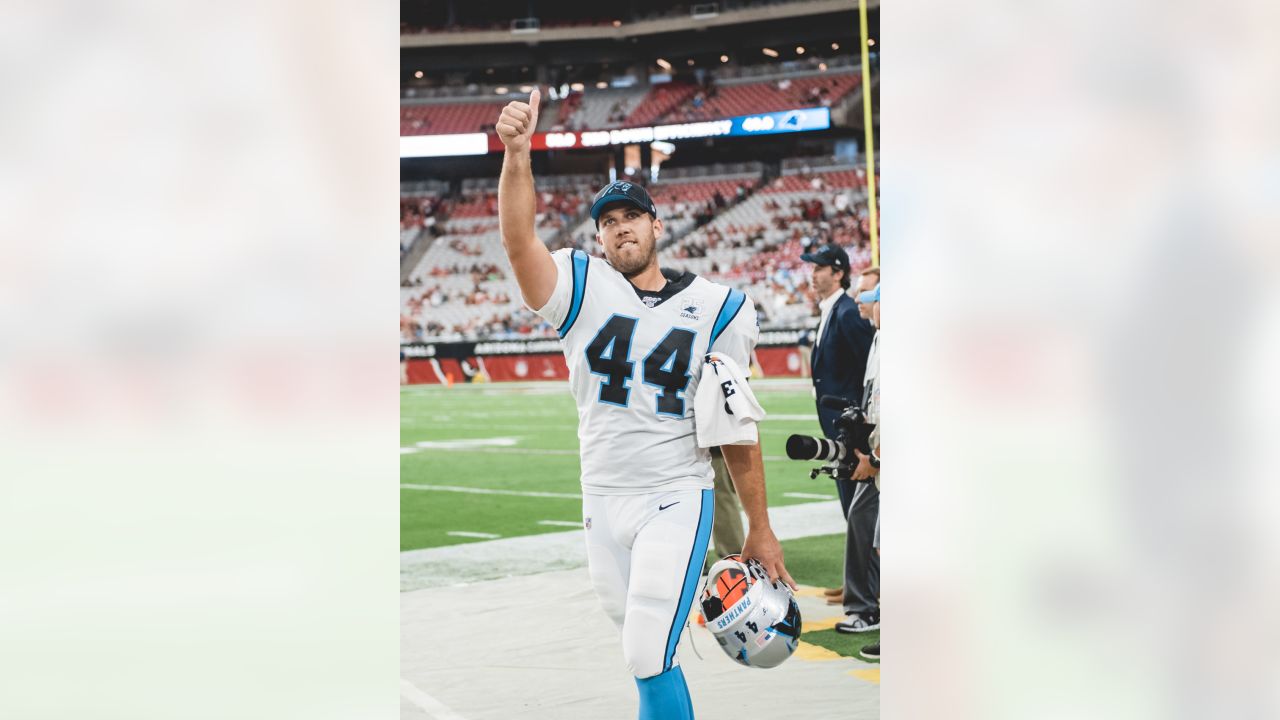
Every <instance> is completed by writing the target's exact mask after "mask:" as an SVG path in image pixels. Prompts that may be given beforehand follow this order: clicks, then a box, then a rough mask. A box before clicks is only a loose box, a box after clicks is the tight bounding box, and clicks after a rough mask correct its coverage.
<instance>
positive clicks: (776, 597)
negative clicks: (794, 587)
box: [702, 555, 800, 668]
mask: <svg viewBox="0 0 1280 720" xmlns="http://www.w3.org/2000/svg"><path fill="white" fill-rule="evenodd" d="M721 575H723V576H724V577H723V578H721ZM726 598H728V600H727V601H726ZM726 603H727V604H728V607H725V605H726ZM702 613H703V616H704V617H706V619H707V629H708V630H710V631H711V634H712V635H714V636H715V638H716V641H717V642H719V643H720V647H721V648H722V649H723V650H724V652H725V654H726V655H728V656H729V657H731V658H733V659H734V660H736V661H738V662H739V663H741V664H743V665H746V666H747V667H757V668H771V667H777V666H778V665H781V664H782V661H783V660H786V659H787V658H789V657H791V653H793V652H795V650H796V646H797V645H799V644H800V606H799V605H797V604H796V599H795V596H793V595H792V594H791V588H790V587H788V586H787V584H786V583H784V582H782V581H778V582H776V583H771V582H769V574H768V573H767V572H766V571H765V569H764V566H763V565H761V564H760V563H759V562H756V560H755V558H752V559H751V560H748V561H747V562H745V563H744V562H742V557H741V556H739V555H729V556H728V557H726V558H725V559H723V560H720V561H719V562H717V563H716V564H715V565H712V566H711V571H710V572H709V573H707V584H706V587H705V589H704V590H703V591H702Z"/></svg>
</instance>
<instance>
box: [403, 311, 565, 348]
mask: <svg viewBox="0 0 1280 720" xmlns="http://www.w3.org/2000/svg"><path fill="white" fill-rule="evenodd" d="M420 318H421V319H420ZM400 337H401V340H402V341H403V342H427V341H431V340H437V341H445V342H458V341H471V340H515V339H521V340H527V339H530V338H554V337H556V331H555V329H554V328H552V327H551V326H550V325H549V324H547V321H545V320H543V319H542V318H541V317H538V316H537V315H535V314H534V313H533V312H532V311H530V310H529V309H527V308H523V307H521V308H519V309H517V310H513V311H510V312H495V313H493V314H491V315H488V316H479V315H478V316H475V317H472V318H471V319H469V320H464V321H462V322H458V323H451V324H448V325H446V324H444V323H441V322H439V321H437V320H435V319H433V318H432V317H431V316H430V315H429V314H427V315H410V314H401V315H400Z"/></svg>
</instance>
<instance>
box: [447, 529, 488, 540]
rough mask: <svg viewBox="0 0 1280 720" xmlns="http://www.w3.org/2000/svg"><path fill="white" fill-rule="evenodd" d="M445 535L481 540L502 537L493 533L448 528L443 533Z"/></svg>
mask: <svg viewBox="0 0 1280 720" xmlns="http://www.w3.org/2000/svg"><path fill="white" fill-rule="evenodd" d="M445 535H452V536H454V537H469V538H481V539H483V540H494V539H497V538H500V537H502V536H501V535H494V534H493V533H482V532H468V531H466V530H450V531H449V532H447V533H445Z"/></svg>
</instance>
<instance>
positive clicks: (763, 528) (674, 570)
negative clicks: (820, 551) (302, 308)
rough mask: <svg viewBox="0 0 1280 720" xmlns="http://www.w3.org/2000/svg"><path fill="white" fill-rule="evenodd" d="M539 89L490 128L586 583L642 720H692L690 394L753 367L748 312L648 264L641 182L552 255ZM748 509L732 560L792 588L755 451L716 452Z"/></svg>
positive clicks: (704, 502)
mask: <svg viewBox="0 0 1280 720" xmlns="http://www.w3.org/2000/svg"><path fill="white" fill-rule="evenodd" d="M540 97H541V95H540V93H539V91H538V90H537V89H535V90H534V91H533V92H532V94H531V95H530V97H529V102H527V103H525V102H511V103H508V104H507V106H506V107H505V108H503V110H502V113H501V115H500V116H499V117H498V121H497V125H496V130H497V133H498V137H499V138H500V139H501V140H502V143H503V145H504V146H505V148H506V151H505V155H504V158H503V164H502V176H501V179H500V180H499V185H498V217H499V224H500V226H501V232H502V244H503V247H504V249H505V250H506V253H507V258H508V259H509V260H510V262H511V268H512V270H513V271H514V272H515V276H516V280H517V281H518V283H519V285H520V292H521V294H522V296H523V299H524V302H525V304H526V305H528V306H529V307H530V308H531V309H532V310H533V311H534V312H536V313H538V314H539V315H540V316H542V317H543V318H545V319H546V320H547V321H548V322H550V323H551V325H552V326H553V327H555V328H556V329H557V332H558V334H559V335H560V338H561V341H562V344H563V348H564V355H565V360H566V362H567V363H568V366H569V386H570V389H571V391H572V393H573V396H574V399H575V400H576V401H577V405H578V422H579V424H578V441H579V445H580V448H581V458H582V498H583V500H582V512H583V524H584V526H585V528H586V537H587V560H588V565H589V569H590V574H591V581H592V584H593V585H594V587H595V591H596V594H597V595H598V596H599V598H600V602H601V605H602V606H603V608H604V611H605V613H606V614H608V615H609V617H610V618H612V619H613V621H614V622H615V623H616V624H617V625H618V627H619V629H620V630H621V633H622V650H623V654H624V655H625V657H626V660H627V664H628V667H629V668H630V669H631V672H632V673H633V674H634V675H635V678H636V686H637V688H638V689H639V694H640V712H639V717H640V718H641V720H659V719H660V720H686V719H689V720H691V719H692V718H693V704H692V701H691V700H690V696H689V690H688V687H687V686H686V684H685V680H684V675H683V674H682V673H681V671H680V667H679V664H678V663H677V661H676V657H675V649H676V645H677V643H678V642H679V640H680V634H681V632H682V631H683V630H684V626H685V620H686V618H687V616H688V613H689V610H690V607H691V605H692V603H693V602H694V599H695V598H694V595H695V593H696V592H697V588H698V581H699V578H700V575H701V572H702V564H703V559H704V558H705V556H706V552H707V542H708V539H709V536H710V534H711V524H712V518H713V514H714V513H713V508H714V499H713V495H712V487H713V477H714V472H713V471H712V468H711V458H710V453H709V451H708V450H707V449H705V448H700V447H698V444H697V439H696V434H695V430H694V421H695V418H694V416H693V396H694V393H695V390H696V388H697V383H698V377H699V373H700V371H701V368H702V363H703V358H704V356H705V355H706V354H707V353H708V352H710V351H711V350H715V351H717V352H721V353H724V354H725V355H728V356H729V357H731V358H733V359H734V360H735V361H736V362H737V364H738V365H739V366H740V367H743V368H746V367H748V366H749V363H750V358H751V352H752V350H753V349H754V347H755V343H756V339H757V337H758V335H759V327H758V325H757V322H756V310H755V307H754V305H753V304H752V302H751V301H750V300H749V299H748V298H747V297H746V296H745V295H744V294H743V293H741V292H740V291H738V290H733V289H730V288H728V287H725V286H723V285H718V284H716V283H713V282H710V281H708V280H706V279H704V278H701V277H698V276H696V275H694V274H692V273H688V272H685V273H677V272H672V271H669V270H668V271H663V270H661V269H660V268H659V267H658V248H657V243H658V239H659V238H660V237H661V236H662V230H663V228H662V220H661V219H659V217H658V209H657V207H656V206H655V205H654V204H653V200H652V199H650V197H649V194H648V193H647V192H646V191H645V189H644V188H643V187H641V186H640V185H638V184H635V183H631V182H626V181H618V182H614V183H610V184H608V185H606V186H605V187H604V188H602V189H601V190H600V191H599V192H598V193H597V194H596V196H595V198H594V200H593V202H592V205H591V217H592V219H593V220H595V221H596V228H597V233H596V239H597V240H598V241H599V242H600V244H601V246H602V247H603V250H604V255H605V259H603V260H602V259H600V258H596V257H591V256H589V255H587V254H586V253H584V252H582V251H581V250H569V249H565V250H558V251H556V252H555V253H552V252H549V251H548V250H547V247H546V246H545V245H544V244H543V243H542V241H541V240H539V239H538V236H537V235H535V234H534V214H535V207H536V206H535V202H534V184H533V172H532V169H531V167H530V154H529V146H530V140H531V138H532V136H533V132H534V127H535V126H536V125H537V122H538V104H539V100H540ZM723 452H724V459H725V463H726V464H727V465H728V468H729V472H730V474H731V476H732V477H733V481H734V485H735V486H736V487H737V489H738V494H739V496H740V498H741V500H742V505H743V508H744V509H745V511H746V513H747V520H748V522H749V524H750V529H749V531H748V532H747V536H746V540H745V543H744V545H743V548H742V553H741V554H742V555H743V558H744V560H745V559H747V558H755V559H756V560H758V561H759V562H760V563H761V565H763V566H764V568H765V569H766V571H767V572H768V574H769V578H770V580H774V581H776V580H781V581H784V582H786V583H787V584H788V585H790V586H791V587H793V588H794V587H795V583H794V582H793V581H792V579H791V576H790V575H789V574H788V573H787V570H786V567H785V566H784V565H783V561H782V547H781V546H780V545H779V543H778V539H777V537H776V536H775V535H774V533H773V530H772V529H771V528H770V526H769V515H768V511H767V508H766V504H765V487H764V465H763V462H762V459H761V454H760V446H759V444H755V445H728V446H724V447H723Z"/></svg>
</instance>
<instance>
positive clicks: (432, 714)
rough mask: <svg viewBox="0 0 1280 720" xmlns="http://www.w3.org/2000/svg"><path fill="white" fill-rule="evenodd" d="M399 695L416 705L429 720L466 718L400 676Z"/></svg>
mask: <svg viewBox="0 0 1280 720" xmlns="http://www.w3.org/2000/svg"><path fill="white" fill-rule="evenodd" d="M400 697H402V698H404V699H405V700H408V701H409V702H411V703H413V704H414V705H416V706H418V709H419V710H422V711H423V712H425V713H426V714H427V717H429V718H431V720H467V719H466V718H464V717H462V716H461V715H459V714H458V713H456V712H454V711H452V710H450V709H449V708H447V707H445V706H444V705H443V704H441V702H440V701H439V700H436V699H435V698H433V697H431V696H430V695H428V694H426V693H424V692H422V691H421V690H419V689H418V688H417V686H415V685H414V684H413V683H411V682H409V681H408V680H405V679H404V678H400Z"/></svg>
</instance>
